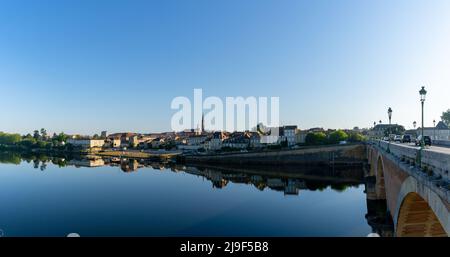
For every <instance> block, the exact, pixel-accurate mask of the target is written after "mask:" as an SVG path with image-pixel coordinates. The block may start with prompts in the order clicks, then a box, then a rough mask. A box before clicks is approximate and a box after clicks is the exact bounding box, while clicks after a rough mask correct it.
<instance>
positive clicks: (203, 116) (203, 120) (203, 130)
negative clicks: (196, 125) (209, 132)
mask: <svg viewBox="0 0 450 257" xmlns="http://www.w3.org/2000/svg"><path fill="white" fill-rule="evenodd" d="M204 132H205V115H204V113H202V131H201V133H204Z"/></svg>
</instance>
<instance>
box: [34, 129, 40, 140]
mask: <svg viewBox="0 0 450 257" xmlns="http://www.w3.org/2000/svg"><path fill="white" fill-rule="evenodd" d="M33 138H34V139H36V140H39V139H40V138H41V135H40V134H39V130H35V131H34V132H33Z"/></svg>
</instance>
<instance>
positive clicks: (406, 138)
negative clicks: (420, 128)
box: [402, 135, 412, 143]
mask: <svg viewBox="0 0 450 257" xmlns="http://www.w3.org/2000/svg"><path fill="white" fill-rule="evenodd" d="M411 141H412V136H411V135H404V136H403V138H402V142H403V143H411Z"/></svg>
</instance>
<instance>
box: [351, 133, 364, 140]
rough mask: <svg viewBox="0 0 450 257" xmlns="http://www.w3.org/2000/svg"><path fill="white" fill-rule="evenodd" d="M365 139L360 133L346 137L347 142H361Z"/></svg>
mask: <svg viewBox="0 0 450 257" xmlns="http://www.w3.org/2000/svg"><path fill="white" fill-rule="evenodd" d="M365 139H366V138H365V137H364V136H363V135H362V134H361V133H357V132H353V133H350V134H349V135H348V141H350V142H362V141H364V140H365Z"/></svg>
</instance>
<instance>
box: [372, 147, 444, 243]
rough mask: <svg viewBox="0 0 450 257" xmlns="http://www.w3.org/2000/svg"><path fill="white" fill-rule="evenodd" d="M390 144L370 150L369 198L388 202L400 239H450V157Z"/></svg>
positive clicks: (430, 151) (396, 233)
mask: <svg viewBox="0 0 450 257" xmlns="http://www.w3.org/2000/svg"><path fill="white" fill-rule="evenodd" d="M388 144H389V143H388V142H385V141H371V142H370V143H369V144H368V146H367V157H368V162H369V167H370V169H368V171H367V172H368V174H367V175H368V176H369V178H371V180H373V181H374V186H373V188H368V190H367V194H368V197H369V198H372V199H373V200H376V199H377V200H380V199H385V200H386V203H387V211H388V215H390V216H391V218H392V221H393V224H394V230H395V231H394V233H395V235H396V236H399V237H402V236H448V235H450V201H449V200H450V190H449V189H450V185H449V181H450V177H449V170H450V153H443V152H439V151H433V150H432V148H430V149H423V150H420V149H419V148H417V147H413V146H409V145H402V144H393V143H391V144H390V145H389V150H388ZM369 180H370V179H369Z"/></svg>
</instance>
